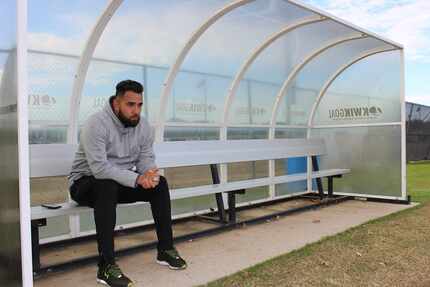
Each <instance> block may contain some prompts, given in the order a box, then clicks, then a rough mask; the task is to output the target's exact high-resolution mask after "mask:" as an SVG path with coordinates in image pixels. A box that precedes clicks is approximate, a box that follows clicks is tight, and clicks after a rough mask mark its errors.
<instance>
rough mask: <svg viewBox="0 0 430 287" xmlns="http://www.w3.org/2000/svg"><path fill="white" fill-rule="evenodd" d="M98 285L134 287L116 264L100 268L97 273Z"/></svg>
mask: <svg viewBox="0 0 430 287" xmlns="http://www.w3.org/2000/svg"><path fill="white" fill-rule="evenodd" d="M97 283H101V284H104V285H107V286H111V287H132V286H134V284H133V282H132V281H131V280H130V279H129V278H128V277H127V276H125V275H124V274H122V271H121V269H119V267H118V265H116V264H107V265H105V266H103V267H99V271H98V272H97Z"/></svg>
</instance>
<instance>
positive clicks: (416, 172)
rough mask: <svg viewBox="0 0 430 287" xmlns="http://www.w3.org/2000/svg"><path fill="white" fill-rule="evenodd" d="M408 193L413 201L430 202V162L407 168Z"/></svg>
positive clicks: (411, 165) (414, 164)
mask: <svg viewBox="0 0 430 287" xmlns="http://www.w3.org/2000/svg"><path fill="white" fill-rule="evenodd" d="M407 178H408V180H407V182H408V193H409V195H410V196H411V198H412V201H415V202H420V203H425V202H429V201H430V162H428V161H426V162H417V163H413V164H408V166H407Z"/></svg>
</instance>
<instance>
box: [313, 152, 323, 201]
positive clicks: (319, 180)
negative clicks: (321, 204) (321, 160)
mask: <svg viewBox="0 0 430 287" xmlns="http://www.w3.org/2000/svg"><path fill="white" fill-rule="evenodd" d="M312 169H313V171H319V166H318V160H317V157H316V156H312ZM316 181H317V187H318V193H319V195H320V197H321V199H323V198H324V189H323V185H322V181H321V178H320V177H318V178H316Z"/></svg>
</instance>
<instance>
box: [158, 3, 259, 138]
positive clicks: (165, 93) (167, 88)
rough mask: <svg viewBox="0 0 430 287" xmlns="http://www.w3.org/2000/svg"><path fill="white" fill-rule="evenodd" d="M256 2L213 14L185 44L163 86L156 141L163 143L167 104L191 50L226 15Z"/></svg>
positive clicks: (223, 9)
mask: <svg viewBox="0 0 430 287" xmlns="http://www.w3.org/2000/svg"><path fill="white" fill-rule="evenodd" d="M253 1H255V0H237V1H235V2H233V3H231V4H229V5H227V6H225V7H223V8H221V9H220V10H218V11H217V12H216V13H215V14H213V15H212V16H211V17H209V19H208V20H206V22H205V23H203V24H202V25H201V26H200V27H199V28H198V29H197V30H196V31H195V32H194V33H193V34H192V35H191V37H190V39H189V40H188V41H187V42H186V43H185V46H184V47H183V48H182V50H181V52H180V53H179V55H178V57H177V58H176V60H175V63H174V64H173V66H172V67H170V70H169V73H168V74H167V77H166V80H165V81H164V84H163V90H162V92H161V98H160V112H159V113H158V120H157V128H156V140H158V141H162V140H163V133H164V116H165V113H166V109H167V102H168V100H169V96H170V94H171V90H172V85H173V82H174V81H175V78H176V75H177V74H178V72H179V68H180V66H181V65H182V63H183V62H184V59H185V57H186V56H187V54H188V52H189V51H190V50H191V48H192V47H193V45H194V44H195V43H196V42H197V40H198V39H199V38H200V36H201V35H202V34H203V33H204V32H205V31H206V30H207V29H209V27H210V26H211V25H212V24H213V23H215V22H216V21H217V20H218V19H219V18H221V17H222V16H224V15H225V14H227V13H229V12H231V11H232V10H234V9H236V8H238V7H241V6H243V5H246V4H248V3H250V2H253Z"/></svg>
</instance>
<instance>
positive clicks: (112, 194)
mask: <svg viewBox="0 0 430 287" xmlns="http://www.w3.org/2000/svg"><path fill="white" fill-rule="evenodd" d="M94 189H95V191H96V193H97V195H98V197H101V198H109V199H115V200H116V198H117V196H118V189H119V184H118V183H117V182H116V181H114V180H112V179H95V181H94Z"/></svg>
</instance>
